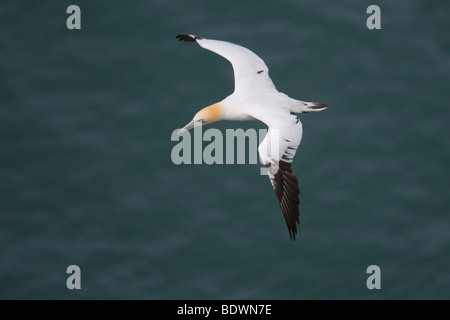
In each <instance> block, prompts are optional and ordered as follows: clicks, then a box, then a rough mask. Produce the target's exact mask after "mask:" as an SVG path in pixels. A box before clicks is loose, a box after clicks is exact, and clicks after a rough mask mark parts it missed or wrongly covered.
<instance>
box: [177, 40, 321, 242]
mask: <svg viewBox="0 0 450 320" xmlns="http://www.w3.org/2000/svg"><path fill="white" fill-rule="evenodd" d="M176 38H177V39H178V40H179V41H187V42H197V43H198V44H199V45H200V46H201V47H203V48H204V49H207V50H210V51H212V52H215V53H217V54H218V55H220V56H222V57H224V58H225V59H227V60H228V61H230V62H231V64H232V65H233V71H234V82H235V87H234V92H233V93H232V94H231V95H229V96H228V97H226V98H225V99H223V100H222V101H220V102H217V103H215V104H212V105H210V106H207V107H205V108H203V109H201V110H200V111H199V112H197V113H196V115H195V116H194V118H193V119H192V121H191V122H189V123H188V124H187V125H186V126H185V127H184V128H182V129H181V130H179V132H178V134H181V133H183V132H185V131H187V130H189V129H192V128H194V127H196V126H201V125H204V124H208V123H212V122H216V121H219V120H238V121H248V120H259V121H262V122H263V123H265V124H266V125H267V126H268V128H269V130H268V131H267V134H266V136H265V137H264V140H263V141H262V142H261V144H260V145H259V147H258V153H259V156H260V157H261V160H262V162H263V163H264V166H265V167H266V168H267V172H268V176H269V178H270V182H271V183H272V187H273V188H274V190H275V194H276V196H277V198H278V201H279V202H280V206H281V210H282V211H283V215H284V218H285V220H286V225H287V227H288V230H289V236H290V238H291V240H292V241H293V240H295V235H296V234H297V224H300V221H299V209H298V206H299V204H300V201H299V198H298V195H299V193H300V192H299V189H298V180H297V177H296V176H295V174H294V173H293V172H292V169H291V164H292V161H293V158H294V155H295V153H296V151H297V148H298V145H299V144H300V141H301V139H302V134H303V127H302V123H301V122H300V119H299V118H298V117H297V116H296V115H295V114H296V113H307V112H310V111H322V110H324V109H325V108H327V107H328V104H324V103H317V102H305V101H301V100H296V99H292V98H290V97H288V96H287V95H286V94H284V93H281V92H279V91H278V90H277V89H276V88H275V85H274V84H273V82H272V80H271V79H270V77H269V69H268V68H267V66H266V64H265V63H264V61H263V60H262V59H261V58H260V57H258V56H257V55H256V54H254V53H253V52H252V51H250V50H249V49H247V48H244V47H241V46H239V45H236V44H234V43H230V42H226V41H218V40H210V39H205V38H203V37H199V36H196V35H188V34H180V35H177V36H176ZM274 139H277V140H276V141H270V140H274ZM274 142H275V143H274ZM274 145H275V146H276V147H278V150H272V149H274V148H276V147H273V146H274Z"/></svg>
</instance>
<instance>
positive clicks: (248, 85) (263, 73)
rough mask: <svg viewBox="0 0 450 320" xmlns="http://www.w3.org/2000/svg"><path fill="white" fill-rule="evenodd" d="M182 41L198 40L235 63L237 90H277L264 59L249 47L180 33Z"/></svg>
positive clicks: (206, 47)
mask: <svg viewBox="0 0 450 320" xmlns="http://www.w3.org/2000/svg"><path fill="white" fill-rule="evenodd" d="M176 38H177V39H178V40H180V41H196V42H197V43H198V44H199V45H200V46H201V47H203V48H204V49H207V50H210V51H212V52H215V53H217V54H218V55H220V56H222V57H224V58H225V59H227V60H228V61H230V62H231V64H232V65H233V71H234V90H235V92H238V91H243V92H247V93H248V91H254V90H255V89H256V90H265V91H267V90H276V88H275V85H274V84H273V82H272V80H271V79H270V77H269V68H268V67H267V66H266V64H265V63H264V61H263V60H262V59H261V58H260V57H258V56H257V55H256V54H254V53H253V52H252V51H250V50H249V49H247V48H244V47H241V46H239V45H237V44H234V43H230V42H226V41H219V40H210V39H205V38H202V37H199V36H195V35H188V34H179V35H177V36H176Z"/></svg>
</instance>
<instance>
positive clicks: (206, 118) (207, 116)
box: [178, 103, 223, 134]
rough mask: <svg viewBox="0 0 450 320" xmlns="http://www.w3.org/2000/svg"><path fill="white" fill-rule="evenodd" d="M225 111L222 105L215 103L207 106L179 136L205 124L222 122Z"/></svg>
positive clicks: (179, 132)
mask: <svg viewBox="0 0 450 320" xmlns="http://www.w3.org/2000/svg"><path fill="white" fill-rule="evenodd" d="M222 114H223V109H222V105H221V104H220V103H215V104H213V105H210V106H207V107H205V108H203V109H202V110H200V111H199V112H197V113H196V114H195V116H194V119H192V121H191V122H189V123H188V124H187V125H185V126H184V127H183V128H182V129H180V131H178V134H182V133H183V132H186V131H188V130H190V129H192V128H194V127H198V126H202V125H204V124H208V123H213V122H216V121H219V120H222Z"/></svg>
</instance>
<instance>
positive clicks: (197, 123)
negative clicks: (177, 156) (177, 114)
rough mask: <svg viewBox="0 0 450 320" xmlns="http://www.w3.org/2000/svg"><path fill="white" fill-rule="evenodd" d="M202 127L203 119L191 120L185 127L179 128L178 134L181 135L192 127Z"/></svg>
mask: <svg viewBox="0 0 450 320" xmlns="http://www.w3.org/2000/svg"><path fill="white" fill-rule="evenodd" d="M201 125H203V119H199V120H192V121H191V122H189V123H188V124H187V125H185V126H184V127H183V128H181V129H180V130H179V131H178V134H182V133H184V132H186V131H188V130H191V129H192V128H194V127H198V126H201Z"/></svg>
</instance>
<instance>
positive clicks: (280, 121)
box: [254, 113, 303, 240]
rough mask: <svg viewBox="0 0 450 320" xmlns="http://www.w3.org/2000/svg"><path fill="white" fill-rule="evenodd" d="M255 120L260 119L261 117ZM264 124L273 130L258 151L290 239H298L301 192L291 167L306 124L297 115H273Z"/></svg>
mask: <svg viewBox="0 0 450 320" xmlns="http://www.w3.org/2000/svg"><path fill="white" fill-rule="evenodd" d="M254 117H255V118H257V117H258V115H254ZM257 119H258V118H257ZM260 120H262V119H260ZM262 121H263V122H265V123H266V124H267V125H268V126H269V130H268V132H267V135H266V137H265V138H264V140H263V141H262V142H261V144H260V145H259V147H258V152H259V155H260V157H261V159H262V161H263V163H264V165H265V166H266V168H267V173H268V176H269V178H270V182H271V183H272V187H273V189H274V190H275V194H276V195H277V198H278V201H279V202H280V207H281V210H282V211H283V215H284V218H285V220H286V225H287V227H288V230H289V236H290V237H291V240H295V235H296V234H297V224H300V220H299V208H298V206H299V204H300V200H299V197H298V195H299V194H300V191H299V188H298V179H297V177H296V176H295V174H294V173H293V172H292V168H291V164H292V161H293V159H294V156H295V153H296V151H297V148H298V145H299V144H300V141H301V138H302V133H303V128H302V124H301V122H300V120H299V119H298V118H297V117H296V116H294V115H291V114H289V113H287V115H277V114H272V115H270V117H266V118H265V119H264V120H262Z"/></svg>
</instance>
